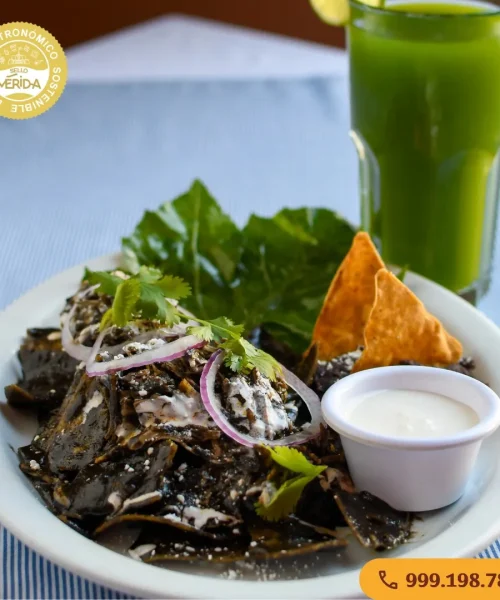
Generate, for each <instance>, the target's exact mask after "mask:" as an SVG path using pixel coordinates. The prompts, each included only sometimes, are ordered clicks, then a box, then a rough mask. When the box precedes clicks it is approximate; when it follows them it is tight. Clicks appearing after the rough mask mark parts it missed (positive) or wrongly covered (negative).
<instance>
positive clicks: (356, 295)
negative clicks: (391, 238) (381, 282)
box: [312, 232, 385, 360]
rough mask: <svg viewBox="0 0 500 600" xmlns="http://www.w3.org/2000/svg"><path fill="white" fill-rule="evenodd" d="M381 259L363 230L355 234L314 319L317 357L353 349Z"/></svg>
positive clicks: (367, 311)
mask: <svg viewBox="0 0 500 600" xmlns="http://www.w3.org/2000/svg"><path fill="white" fill-rule="evenodd" d="M384 266H385V265H384V263H383V261H382V259H381V258H380V256H379V253H378V252H377V249H376V248H375V246H374V245H373V242H372V241H371V239H370V236H369V235H368V234H367V233H365V232H360V233H357V234H356V235H355V236H354V240H353V243H352V246H351V248H350V250H349V252H348V253H347V255H346V257H345V258H344V260H343V261H342V264H341V265H340V267H339V269H338V271H337V273H336V274H335V277H334V278H333V281H332V283H331V284H330V288H329V290H328V293H327V295H326V298H325V301H324V303H323V307H322V309H321V312H320V314H319V316H318V319H317V321H316V325H315V326H314V331H313V339H312V343H313V344H314V343H316V344H317V346H318V359H319V360H330V359H332V358H335V357H336V356H339V355H340V354H344V353H345V352H351V351H352V350H356V348H357V347H358V346H360V345H361V344H362V343H363V331H364V328H365V324H366V321H367V320H368V316H369V314H370V310H371V307H372V305H373V301H374V299H375V275H376V273H377V271H379V270H380V269H382V268H384Z"/></svg>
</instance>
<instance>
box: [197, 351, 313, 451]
mask: <svg viewBox="0 0 500 600" xmlns="http://www.w3.org/2000/svg"><path fill="white" fill-rule="evenodd" d="M223 361H224V351H223V350H218V351H217V352H214V353H213V354H212V356H211V357H210V360H209V361H208V362H207V364H206V365H205V367H204V369H203V372H202V374H201V378H200V394H201V399H202V401H203V404H204V406H205V408H206V409H207V411H208V413H209V414H210V416H211V417H212V419H213V420H214V422H215V424H216V425H217V426H218V427H219V429H221V431H223V432H224V433H225V434H226V435H227V436H229V437H230V438H231V439H233V440H234V441H235V442H238V443H239V444H241V445H242V446H255V445H256V444H265V445H266V446H291V445H293V444H302V443H304V442H306V441H307V440H310V439H311V438H313V437H316V436H317V435H318V434H319V432H320V424H321V402H320V399H319V398H318V396H317V395H316V394H315V393H314V392H313V391H312V390H311V389H310V388H309V387H307V385H306V384H305V383H303V382H302V381H301V380H300V379H299V378H298V377H297V376H296V375H294V374H293V373H291V372H290V371H288V369H285V367H283V365H281V368H282V370H283V378H284V380H285V381H286V383H287V385H288V386H289V387H291V388H292V390H294V391H295V392H297V394H298V395H299V396H300V397H301V398H302V400H303V401H304V402H305V404H306V406H307V408H308V409H309V412H310V413H311V422H310V423H308V424H306V425H305V426H304V427H303V429H302V431H298V432H297V433H293V434H292V435H289V436H287V437H284V438H281V439H279V440H267V439H265V438H254V437H252V436H250V435H247V434H246V433H241V432H240V431H238V430H237V429H236V428H235V427H234V426H233V425H231V423H229V421H228V420H227V418H226V417H225V415H224V413H223V412H222V409H221V404H220V401H219V398H218V397H217V394H216V393H215V378H216V376H217V373H218V372H219V369H220V367H221V365H222V362H223Z"/></svg>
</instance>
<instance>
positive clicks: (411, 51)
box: [348, 0, 500, 299]
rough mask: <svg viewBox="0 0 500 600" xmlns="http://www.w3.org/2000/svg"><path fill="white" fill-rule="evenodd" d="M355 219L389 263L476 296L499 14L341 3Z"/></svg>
mask: <svg viewBox="0 0 500 600" xmlns="http://www.w3.org/2000/svg"><path fill="white" fill-rule="evenodd" d="M350 6H351V23H350V25H349V29H348V39H349V56H350V83H351V115H352V137H353V139H354V142H355V145H356V148H357V151H358V155H359V159H360V192H361V205H362V225H363V228H364V229H366V230H367V231H369V232H370V234H371V235H372V236H373V238H374V239H375V241H376V243H377V244H378V245H379V247H380V250H381V253H382V256H383V258H384V260H385V261H386V262H387V263H389V264H397V265H408V267H409V268H410V269H411V270H413V271H416V272H417V273H421V274H423V275H425V276H427V277H429V278H431V279H434V280H435V281H437V282H439V283H441V284H442V285H444V286H446V287H448V288H449V289H451V290H454V291H456V292H459V293H462V294H463V295H466V296H468V297H469V298H472V299H476V298H477V297H479V296H481V295H482V293H484V291H486V289H487V287H488V284H489V278H490V270H491V259H492V252H493V241H494V233H495V223H496V212H497V205H498V199H499V178H500V9H499V7H495V6H494V5H491V4H484V3H478V2H465V3H459V2H446V0H445V1H444V2H439V3H432V2H429V1H427V2H421V3H419V2H411V3H408V2H398V3H391V2H389V3H388V5H387V6H386V7H385V8H384V9H379V8H373V7H370V6H367V5H365V4H360V3H358V2H356V1H355V0H350Z"/></svg>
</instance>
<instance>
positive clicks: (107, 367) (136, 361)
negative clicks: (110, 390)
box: [87, 330, 205, 377]
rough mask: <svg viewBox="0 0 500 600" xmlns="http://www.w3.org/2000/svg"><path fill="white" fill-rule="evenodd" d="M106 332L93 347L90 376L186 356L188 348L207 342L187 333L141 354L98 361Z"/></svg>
mask: <svg viewBox="0 0 500 600" xmlns="http://www.w3.org/2000/svg"><path fill="white" fill-rule="evenodd" d="M106 333H107V330H104V331H101V333H100V335H99V337H98V338H97V340H96V343H95V344H94V347H93V348H92V356H91V358H92V361H90V360H89V362H88V363H87V374H88V375H89V376H90V377H96V376H98V375H107V374H108V373H115V372H116V371H126V370H128V369H134V368H136V367H144V366H145V365H151V364H153V363H157V362H166V361H169V360H174V359H175V358H180V357H181V356H184V354H186V352H187V351H188V350H191V349H193V348H201V347H202V346H203V345H204V344H205V342H202V341H200V339H199V338H197V337H196V336H195V335H185V336H183V337H180V338H178V339H177V340H174V341H173V342H168V343H167V344H164V345H163V346H159V347H158V348H154V349H152V350H145V351H144V352H141V353H140V354H134V355H132V356H125V357H124V358H118V359H116V358H115V359H113V360H110V361H107V362H96V360H95V358H96V356H97V353H98V352H99V349H100V345H101V344H102V340H103V339H104V336H105V335H106ZM98 343H99V345H98ZM124 345H125V344H124ZM103 350H104V349H103Z"/></svg>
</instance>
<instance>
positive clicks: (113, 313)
mask: <svg viewBox="0 0 500 600" xmlns="http://www.w3.org/2000/svg"><path fill="white" fill-rule="evenodd" d="M84 280H85V281H87V282H88V283H89V284H90V285H95V286H98V291H99V292H102V293H103V294H107V295H109V296H113V304H112V306H111V308H110V309H108V310H107V311H106V312H105V313H104V315H103V317H102V320H101V323H100V329H101V331H102V330H103V329H105V328H106V327H109V326H111V325H117V326H118V327H124V326H125V325H127V323H130V322H131V321H135V320H138V319H150V320H155V321H159V322H160V323H165V324H166V325H167V326H168V327H173V326H174V325H177V324H178V323H180V322H181V321H189V320H192V321H196V322H198V323H199V325H190V326H189V327H188V328H187V333H188V334H189V335H195V336H196V337H198V338H199V339H200V340H203V341H205V342H216V343H217V345H218V346H219V347H220V348H222V349H223V350H225V359H224V362H225V364H226V366H228V367H229V368H230V369H231V370H232V371H235V372H239V373H249V372H250V371H251V370H252V369H254V368H255V369H258V370H259V371H260V372H261V373H262V375H264V376H265V377H268V378H269V379H271V380H275V379H276V376H277V374H279V373H280V371H281V367H280V365H279V363H278V362H277V361H276V360H275V359H274V358H273V357H272V356H271V355H270V354H268V353H267V352H264V351H263V350H260V349H259V348H256V347H255V346H254V345H253V344H251V343H250V342H249V341H248V340H246V339H245V338H244V337H243V333H244V326H243V325H236V324H235V323H233V321H231V319H228V318H227V317H217V318H215V319H211V320H206V319H200V318H198V317H196V316H194V315H189V316H188V315H186V314H185V313H184V312H181V311H179V310H178V308H177V306H176V303H177V301H179V300H182V299H184V298H187V297H188V296H189V295H190V294H191V287H190V286H189V284H188V283H186V281H184V279H182V278H181V277H176V276H173V275H164V274H163V273H162V272H161V271H160V270H159V269H156V268H155V267H145V266H142V267H140V269H139V271H138V272H137V273H136V274H135V275H130V276H126V277H125V278H123V277H119V276H118V275H116V273H110V272H107V271H90V270H88V269H86V270H85V274H84Z"/></svg>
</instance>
